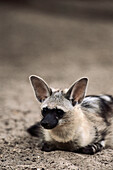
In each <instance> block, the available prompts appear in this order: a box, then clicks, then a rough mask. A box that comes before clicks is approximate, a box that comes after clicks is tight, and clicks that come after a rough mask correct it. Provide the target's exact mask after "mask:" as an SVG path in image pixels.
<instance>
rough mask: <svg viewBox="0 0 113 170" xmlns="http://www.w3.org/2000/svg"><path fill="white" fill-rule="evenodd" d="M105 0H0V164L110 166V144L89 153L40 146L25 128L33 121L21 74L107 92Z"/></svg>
mask: <svg viewBox="0 0 113 170" xmlns="http://www.w3.org/2000/svg"><path fill="white" fill-rule="evenodd" d="M112 7H113V2H112V1H102V0H100V1H95V2H94V1H88V0H87V1H76V0H75V1H72V0H70V1H69V0H65V1H63V0H61V1H57V0H54V1H52V0H46V1H44V0H43V1H36V0H33V1H29V0H25V1H24V2H22V1H19V2H18V1H16V3H14V1H1V2H0V170H2V169H3V170H6V169H7V170H9V169H15V170H16V169H17V170H24V169H29V170H30V169H32V170H36V169H40V170H41V169H42V170H53V169H54V170H55V169H56V170H62V169H66V170H67V169H71V170H106V169H107V170H113V150H111V149H105V150H103V151H102V152H99V153H97V154H95V155H94V156H90V155H83V154H76V153H71V152H63V151H55V152H50V153H46V152H42V151H40V150H39V149H38V141H37V139H36V138H32V137H30V136H29V135H28V134H27V133H26V129H27V128H28V127H29V126H30V125H32V124H34V123H35V122H36V121H38V120H40V109H39V103H38V102H37V101H36V100H35V98H34V95H33V92H32V89H31V86H30V84H29V79H28V77H29V76H30V75H31V74H36V75H39V76H41V77H43V78H44V79H45V80H46V81H47V82H48V84H50V85H51V86H53V87H56V88H57V87H61V88H64V87H69V86H70V85H71V84H72V83H73V81H75V80H76V79H79V78H80V77H83V76H87V77H89V80H90V81H89V88H88V92H87V93H88V94H100V93H108V94H113V10H112V9H113V8H112Z"/></svg>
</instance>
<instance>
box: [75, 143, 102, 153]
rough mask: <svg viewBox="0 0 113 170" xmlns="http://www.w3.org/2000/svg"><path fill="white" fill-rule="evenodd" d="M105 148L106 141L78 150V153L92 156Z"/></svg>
mask: <svg viewBox="0 0 113 170" xmlns="http://www.w3.org/2000/svg"><path fill="white" fill-rule="evenodd" d="M103 148H104V141H101V142H100V143H94V144H92V145H88V146H85V147H83V148H80V149H78V150H77V153H83V154H90V155H93V154H95V153H97V152H99V151H101V150H102V149H103Z"/></svg>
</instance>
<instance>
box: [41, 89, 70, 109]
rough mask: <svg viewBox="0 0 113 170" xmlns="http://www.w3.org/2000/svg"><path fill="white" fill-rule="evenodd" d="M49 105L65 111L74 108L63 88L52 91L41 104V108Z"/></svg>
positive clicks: (51, 107)
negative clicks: (65, 95)
mask: <svg viewBox="0 0 113 170" xmlns="http://www.w3.org/2000/svg"><path fill="white" fill-rule="evenodd" d="M44 107H48V108H50V109H54V108H58V109H62V110H63V111H68V110H70V109H72V105H71V103H70V101H69V100H67V99H66V98H65V97H64V93H63V91H62V90H58V91H55V92H53V93H52V95H51V96H50V97H48V98H47V99H46V100H45V101H44V102H43V103H42V105H41V109H43V108H44Z"/></svg>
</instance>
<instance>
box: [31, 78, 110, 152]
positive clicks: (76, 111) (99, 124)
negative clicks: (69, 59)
mask: <svg viewBox="0 0 113 170" xmlns="http://www.w3.org/2000/svg"><path fill="white" fill-rule="evenodd" d="M30 80H31V84H32V86H33V89H34V92H35V95H36V97H37V99H38V100H39V101H40V102H41V112H42V120H41V122H40V123H36V124H35V125H33V126H32V127H30V128H29V129H28V132H29V133H30V134H31V135H33V136H37V137H39V139H40V141H41V149H42V150H43V151H52V150H58V149H60V150H67V151H73V152H78V153H85V154H94V153H96V152H98V151H101V150H102V149H103V148H106V147H111V148H113V97H112V96H110V95H99V96H96V95H90V96H85V93H86V88H87V81H88V80H87V78H82V79H80V80H78V81H77V82H75V83H74V84H73V85H72V86H71V87H70V88H69V89H68V90H56V91H55V90H54V91H53V90H52V89H51V88H50V87H49V86H48V85H47V83H46V82H45V81H44V80H43V79H41V78H40V77H37V76H31V77H30Z"/></svg>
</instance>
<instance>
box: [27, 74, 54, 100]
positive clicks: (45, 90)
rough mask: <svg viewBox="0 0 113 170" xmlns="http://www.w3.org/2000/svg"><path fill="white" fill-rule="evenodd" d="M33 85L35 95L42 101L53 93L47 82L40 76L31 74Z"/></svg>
mask: <svg viewBox="0 0 113 170" xmlns="http://www.w3.org/2000/svg"><path fill="white" fill-rule="evenodd" d="M29 79H30V81H31V85H32V87H33V89H34V92H35V95H36V97H37V99H38V100H39V101H40V102H43V101H44V100H45V99H46V98H47V97H49V96H50V95H51V93H52V91H51V89H50V88H49V87H48V85H47V83H46V82H45V81H44V80H43V79H42V78H40V77H38V76H35V75H31V76H30V77H29Z"/></svg>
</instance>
